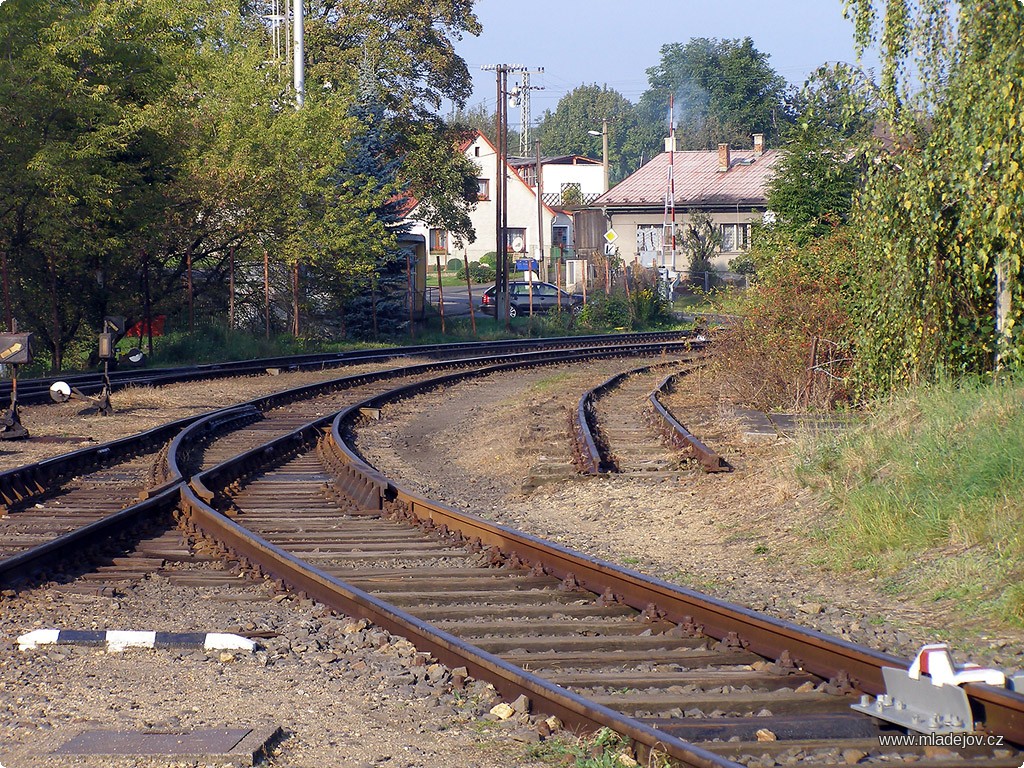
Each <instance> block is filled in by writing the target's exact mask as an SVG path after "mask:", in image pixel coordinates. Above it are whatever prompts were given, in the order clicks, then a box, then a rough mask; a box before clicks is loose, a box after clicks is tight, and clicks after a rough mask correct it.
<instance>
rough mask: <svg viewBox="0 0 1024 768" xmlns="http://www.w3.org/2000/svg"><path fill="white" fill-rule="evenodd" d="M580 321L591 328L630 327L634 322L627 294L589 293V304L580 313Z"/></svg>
mask: <svg viewBox="0 0 1024 768" xmlns="http://www.w3.org/2000/svg"><path fill="white" fill-rule="evenodd" d="M579 322H580V323H581V324H582V325H586V326H589V327H591V328H629V327H630V325H631V324H632V313H631V312H630V306H629V300H628V299H627V298H626V294H625V293H618V292H616V293H612V294H606V293H601V292H595V293H590V294H588V295H587V304H586V306H585V307H583V311H582V312H580V315H579Z"/></svg>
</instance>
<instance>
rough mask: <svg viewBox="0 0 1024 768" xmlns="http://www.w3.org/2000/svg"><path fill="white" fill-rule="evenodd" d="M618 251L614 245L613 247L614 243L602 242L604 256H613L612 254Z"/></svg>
mask: <svg viewBox="0 0 1024 768" xmlns="http://www.w3.org/2000/svg"><path fill="white" fill-rule="evenodd" d="M618 252H619V249H618V248H616V247H615V246H614V245H612V244H611V243H605V244H604V255H605V256H614V255H615V254H617V253H618Z"/></svg>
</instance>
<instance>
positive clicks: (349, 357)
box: [0, 331, 691, 405]
mask: <svg viewBox="0 0 1024 768" xmlns="http://www.w3.org/2000/svg"><path fill="white" fill-rule="evenodd" d="M690 334H691V332H690V331H653V332H645V333H635V334H607V335H602V334H597V335H588V336H558V337H548V338H543V339H508V340H501V341H474V342H461V343H448V344H424V345H417V346H400V347H385V348H381V349H357V350H349V351H347V352H324V353H315V354H303V355H288V356H280V357H269V358H259V359H251V360H240V361H235V362H228V363H209V364H203V365H196V366H188V367H173V368H158V369H141V368H132V369H125V370H115V371H111V372H110V383H111V388H112V389H113V390H114V391H116V390H119V389H123V388H125V387H130V386H163V385H166V384H174V383H182V382H187V381H205V380H209V379H215V378H225V377H233V376H252V375H259V374H265V373H266V372H267V371H268V370H270V369H282V370H292V371H299V370H318V369H319V370H323V369H327V368H335V367H342V366H345V365H356V364H360V363H368V362H375V361H381V360H387V359H392V358H395V357H432V358H437V359H450V358H451V357H453V356H462V355H466V354H469V355H478V354H501V353H509V352H513V351H529V350H534V351H537V350H550V349H565V348H573V347H581V346H589V345H597V344H608V343H615V342H616V340H619V341H626V342H628V341H634V342H636V343H644V342H652V341H667V340H674V339H679V338H683V337H687V336H689V335H690ZM55 378H57V377H45V378H22V379H20V380H19V381H18V401H19V402H20V403H21V404H22V405H38V404H42V403H48V402H50V395H49V390H50V384H51V383H52V382H53V381H54V380H55ZM60 378H61V379H62V380H64V381H65V382H67V383H68V384H69V385H71V386H72V387H74V388H76V389H78V390H79V391H80V392H82V393H83V394H85V395H94V394H97V393H98V392H100V390H101V389H102V388H103V376H102V374H100V373H98V372H97V373H78V374H69V375H65V376H60ZM10 391H11V382H10V381H0V400H2V399H4V398H9V397H10Z"/></svg>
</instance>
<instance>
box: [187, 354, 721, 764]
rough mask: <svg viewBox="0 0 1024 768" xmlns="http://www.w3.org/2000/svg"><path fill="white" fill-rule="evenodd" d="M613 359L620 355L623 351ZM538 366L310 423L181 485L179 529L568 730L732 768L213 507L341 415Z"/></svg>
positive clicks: (420, 386) (375, 480)
mask: <svg viewBox="0 0 1024 768" xmlns="http://www.w3.org/2000/svg"><path fill="white" fill-rule="evenodd" d="M619 353H620V354H621V351H619ZM609 354H611V353H610V352H607V351H606V352H602V353H598V354H597V355H595V354H594V353H586V356H587V357H591V358H592V357H594V356H607V355H609ZM580 356H582V353H581V354H580ZM573 357H576V356H573ZM563 359H564V358H563ZM544 362H545V361H542V360H537V359H534V360H531V361H528V362H527V361H522V360H520V361H517V362H513V363H505V364H498V365H492V366H486V367H484V368H480V369H476V370H473V371H460V372H457V373H452V374H448V375H444V376H440V377H435V378H432V379H430V380H428V381H424V382H419V383H416V384H411V385H406V386H403V387H400V388H398V389H397V390H393V391H391V392H389V393H386V395H383V396H375V397H372V398H368V399H366V400H364V401H362V402H360V403H359V404H358V405H356V406H350V407H348V408H346V409H344V410H343V411H342V412H340V413H339V414H338V415H337V416H335V417H331V416H326V417H323V418H321V419H318V420H316V421H314V422H310V423H309V424H307V425H305V426H303V427H301V428H299V429H296V430H294V431H292V432H291V433H289V434H287V435H283V436H281V437H278V438H276V439H275V440H273V441H270V442H268V443H267V444H265V445H263V446H260V447H257V448H253V449H251V450H250V451H247V452H246V453H244V454H240V455H239V456H237V457H235V458H233V459H231V460H229V461H228V462H225V463H223V464H221V465H219V466H217V467H213V468H211V469H208V470H206V471H205V472H202V473H200V474H198V475H196V476H195V477H194V478H192V480H191V482H190V483H188V484H187V485H184V484H183V485H182V486H181V487H182V501H181V503H182V508H183V512H184V517H183V523H184V525H185V527H186V529H187V530H189V531H191V532H194V533H197V534H201V535H203V536H206V537H208V538H210V539H212V540H214V541H216V542H218V543H219V545H220V546H221V547H223V548H224V551H225V554H228V555H230V556H231V557H234V558H238V559H239V560H240V561H241V562H242V563H243V565H244V566H246V567H248V568H251V569H254V570H256V571H257V572H259V573H262V574H264V575H265V576H269V577H271V578H273V579H276V580H278V581H279V582H280V583H282V585H287V586H289V587H290V588H292V589H294V590H297V591H299V592H301V593H302V594H304V595H307V596H309V597H312V598H315V599H317V600H319V601H321V602H322V603H324V604H325V605H327V606H328V607H330V608H332V609H334V610H337V611H339V612H343V613H345V614H347V615H351V616H355V617H358V618H366V619H368V620H370V621H373V622H374V623H375V624H377V625H378V626H381V627H383V628H384V629H387V630H388V631H390V632H393V633H396V634H400V635H402V636H404V637H406V638H408V639H410V640H411V641H412V642H413V643H414V644H415V645H416V646H417V647H418V648H421V649H423V650H427V651H429V652H431V653H432V654H434V656H435V657H437V658H438V659H439V660H441V661H442V662H445V663H447V664H449V665H451V666H465V667H466V668H467V670H468V671H469V673H470V674H472V675H473V676H475V677H477V678H480V679H486V680H488V681H489V682H491V683H492V684H494V685H495V687H496V689H497V690H498V691H499V692H501V693H502V695H503V696H506V697H509V698H512V697H515V696H518V695H520V694H523V695H526V696H527V697H528V698H530V699H531V701H533V702H536V703H537V706H538V709H540V710H541V711H544V712H546V713H549V714H554V715H556V716H557V717H559V718H560V719H561V720H562V721H563V722H564V723H566V724H568V725H570V726H576V727H583V728H587V729H590V730H592V729H596V728H599V727H604V726H608V727H611V728H614V729H615V730H616V731H617V732H619V733H622V734H623V735H625V736H628V737H629V738H630V739H632V740H633V741H634V742H635V743H637V744H638V745H643V746H644V747H645V748H646V749H648V750H650V751H654V752H660V753H663V754H666V755H668V756H671V757H672V758H673V759H675V760H677V761H678V762H680V763H681V764H683V765H687V766H693V768H726V767H727V766H728V767H733V768H735V766H736V765H737V764H736V763H734V762H732V761H730V760H727V759H725V758H722V757H719V756H717V755H715V754H714V753H712V752H708V751H705V750H703V749H700V748H699V747H696V746H694V745H692V744H689V743H687V742H684V741H682V740H680V739H678V738H676V737H673V736H671V735H668V734H666V733H664V732H662V731H659V730H657V729H655V728H652V727H651V726H649V725H646V724H644V723H642V722H640V721H638V720H636V719H634V718H631V717H628V716H625V715H623V714H622V713H619V712H616V711H615V710H612V709H610V708H608V707H604V706H602V705H599V704H596V703H594V702H592V701H589V700H587V699H586V698H584V697H582V696H579V695H577V694H575V693H572V692H570V691H568V690H566V689H564V688H562V687H561V686H558V685H555V684H553V683H550V682H548V681H546V680H544V679H543V678H541V677H538V676H536V675H533V674H530V673H528V672H524V671H523V670H522V669H521V668H519V667H517V666H515V665H514V664H511V663H509V662H506V661H504V660H502V659H501V658H499V657H498V656H495V655H493V654H490V653H487V652H485V651H482V650H480V649H478V648H475V647H474V646H473V645H471V644H469V643H466V642H465V641H463V640H461V639H459V638H458V637H456V636H454V635H451V634H449V633H447V632H444V631H441V630H438V629H436V628H434V627H433V626H431V625H430V624H428V623H426V622H423V621H422V620H420V619H417V618H415V617H414V616H412V615H411V614H408V613H407V612H405V611H402V610H400V609H398V608H395V607H394V606H391V605H389V604H388V603H386V602H384V601H381V600H380V599H378V598H375V597H373V596H372V595H370V594H368V593H366V592H364V591H363V590H360V589H358V588H356V587H354V586H352V585H349V584H346V583H345V582H343V581H341V580H339V579H337V578H335V577H333V576H331V575H330V574H327V573H325V572H324V571H322V570H320V569H318V568H315V567H313V566H311V565H310V564H308V563H306V562H305V561H303V560H301V559H300V558H297V557H295V556H293V555H290V554H289V553H287V552H285V551H284V550H282V549H280V548H278V547H276V546H274V545H273V544H271V543H270V542H268V541H266V540H264V539H262V538H261V537H258V536H256V535H254V534H253V533H252V532H250V531H248V530H247V529H245V528H243V527H242V526H240V525H239V524H237V523H236V522H235V521H234V520H231V519H230V518H229V517H228V516H226V515H225V514H222V513H221V512H219V511H218V510H217V509H215V507H214V506H213V505H217V506H218V507H222V508H223V507H228V506H230V500H229V498H228V493H227V491H228V490H229V488H230V487H231V486H232V485H234V484H237V483H238V482H240V481H241V480H242V479H243V478H245V477H247V476H251V475H252V474H254V473H255V472H258V471H261V470H263V469H265V468H266V466H267V464H268V463H273V464H278V463H280V462H281V461H283V460H284V459H285V458H287V457H289V456H292V455H295V454H296V453H297V452H300V451H302V450H304V449H309V448H310V447H311V446H312V445H313V444H314V443H315V442H316V441H317V440H318V439H319V438H320V437H321V436H323V435H324V431H325V427H326V426H327V425H328V424H330V425H331V433H332V434H333V435H334V439H333V440H329V441H328V446H334V445H337V444H339V442H340V437H339V430H340V429H341V426H340V425H341V424H342V423H343V422H344V417H345V416H346V415H352V414H359V413H360V411H361V409H366V408H373V407H376V406H378V405H380V404H383V402H385V401H387V400H389V399H395V398H398V397H400V396H408V395H409V394H411V393H413V392H415V391H422V390H425V389H429V388H434V387H436V386H439V385H443V384H446V383H451V382H453V381H455V380H457V379H460V378H468V377H470V376H481V375H487V374H490V373H494V372H497V371H504V370H510V369H514V368H520V367H524V366H525V365H538V364H543V363H544ZM332 450H333V448H332ZM359 461H360V462H361V460H359ZM361 463H362V465H363V467H365V468H369V465H368V464H365V462H361ZM387 483H388V481H387V479H386V478H384V477H383V475H381V474H380V473H378V472H375V471H371V472H366V473H364V477H363V481H362V483H361V484H360V485H359V486H358V487H356V488H354V491H355V493H356V494H357V495H359V496H360V497H361V498H363V499H368V498H374V495H375V500H376V502H377V506H376V508H378V509H379V508H380V506H381V503H382V499H383V496H384V492H386V490H387V485H386V484H387ZM347 487H348V484H347V483H346V488H347ZM367 490H370V491H371V494H370V495H367V493H366V491H367ZM373 491H375V494H373ZM456 514H457V513H456Z"/></svg>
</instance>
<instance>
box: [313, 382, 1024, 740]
mask: <svg viewBox="0 0 1024 768" xmlns="http://www.w3.org/2000/svg"><path fill="white" fill-rule="evenodd" d="M384 399H385V398H384V397H382V396H378V397H376V398H373V404H375V405H376V404H378V403H380V402H381V401H382V400H384ZM361 405H362V404H356V405H353V406H350V407H349V408H346V409H345V410H344V411H342V412H341V413H340V414H339V415H338V417H337V419H336V420H335V424H334V426H333V428H332V436H333V439H334V441H335V443H336V444H337V446H338V451H339V457H340V463H342V464H345V465H347V467H346V473H345V474H344V475H341V476H340V477H339V482H342V483H344V482H345V478H346V476H347V477H350V478H352V479H353V480H354V481H355V482H356V483H362V484H363V486H364V488H365V487H373V488H378V489H380V491H381V496H380V499H379V502H378V503H379V504H380V508H385V507H386V505H389V504H391V505H397V506H399V507H402V508H404V509H406V510H407V511H408V514H410V515H412V516H413V517H415V518H416V519H418V520H422V521H429V522H430V524H432V525H434V526H437V527H439V528H443V529H446V530H447V531H449V532H451V533H453V534H457V535H459V536H461V537H462V538H464V539H466V540H468V541H473V542H478V543H479V544H480V545H481V546H491V547H495V548H497V549H498V550H500V551H501V552H502V553H503V554H504V555H505V556H507V557H509V558H512V559H514V560H515V561H517V562H519V563H522V564H523V565H524V566H527V567H529V566H536V567H540V568H543V569H544V572H545V573H547V574H549V575H552V576H556V577H559V578H562V579H568V580H571V581H574V582H575V583H577V584H578V585H579V586H580V587H581V588H583V589H586V590H587V591H590V592H593V593H595V594H598V595H607V596H609V597H611V598H614V599H615V600H617V601H619V602H622V603H625V604H626V605H629V606H631V607H633V608H636V609H637V610H643V611H647V612H648V613H649V614H652V615H657V616H659V617H662V618H665V619H667V620H669V621H673V622H676V623H679V624H682V625H685V626H694V625H696V626H698V627H699V628H700V630H701V631H702V632H703V633H704V634H706V635H708V636H710V637H713V638H716V639H720V640H731V641H733V642H738V643H741V644H742V645H743V646H744V647H745V648H747V649H748V650H750V651H752V652H753V653H757V654H759V655H761V656H764V657H766V658H771V659H780V658H783V657H784V656H788V658H789V659H791V660H792V662H793V663H794V664H795V665H796V666H797V667H799V668H801V669H803V670H806V671H808V672H811V673H813V674H816V675H819V676H820V677H823V678H825V679H831V680H834V681H836V682H837V683H839V684H840V685H849V686H850V687H852V688H853V689H856V690H859V691H862V692H864V693H870V694H872V695H878V694H880V693H884V692H885V682H884V679H883V677H882V668H883V667H886V666H888V667H896V668H899V669H907V668H908V667H909V666H910V662H909V660H907V659H901V658H898V657H895V656H892V655H890V654H886V653H881V652H878V651H875V650H872V649H870V648H866V647H863V646H858V645H855V644H854V643H850V642H848V641H846V640H842V639H840V638H836V637H832V636H829V635H826V634H824V633H822V632H819V631H817V630H813V629H809V628H806V627H801V626H799V625H797V624H793V623H791V622H787V621H783V620H781V619H776V618H774V617H770V616H765V615H762V614H759V613H757V612H755V611H752V610H750V609H748V608H744V607H743V606H740V605H736V604H733V603H729V602H726V601H722V600H718V599H715V598H712V597H709V596H707V595H703V594H701V593H699V592H696V591H693V590H690V589H686V588H684V587H679V586H676V585H673V584H669V583H667V582H664V581H661V580H659V579H655V578H653V577H649V576H645V575H643V574H639V573H636V572H633V571H630V570H627V569H623V568H620V567H619V566H616V565H614V564H612V563H609V562H607V561H604V560H600V559H598V558H592V557H588V556H585V555H581V554H579V553H576V552H573V551H572V550H569V549H567V548H565V547H561V546H559V545H557V544H553V543H550V542H546V541H543V540H541V539H538V538H536V537H533V536H530V535H528V534H524V533H520V532H518V531H515V530H512V529H510V528H506V527H504V526H501V525H498V524H495V523H491V522H489V521H486V520H483V519H482V518H479V517H477V516H474V515H471V514H469V513H464V512H459V511H457V510H454V509H453V508H451V507H448V506H446V505H444V504H440V503H437V502H433V501H430V500H429V499H426V498H424V497H421V496H419V495H417V494H415V493H413V492H411V491H409V490H407V489H405V488H404V487H403V486H401V485H399V484H398V483H396V482H394V481H392V480H390V479H388V478H387V477H385V476H384V475H383V474H382V473H381V472H380V471H379V470H377V469H376V468H375V467H373V466H372V465H370V464H369V463H367V462H366V461H365V460H364V459H362V457H360V456H359V455H358V454H357V453H356V451H355V450H354V449H352V448H351V447H350V446H349V445H348V444H347V442H346V441H345V439H344V436H343V435H344V433H345V431H346V429H347V428H348V427H349V426H350V425H351V424H352V423H353V422H354V421H355V419H356V418H357V417H358V413H359V408H360V406H361ZM343 489H344V486H343ZM964 690H965V691H966V692H967V694H968V697H969V698H970V700H971V704H972V707H973V708H974V710H975V714H976V715H977V716H978V717H977V720H978V722H981V723H982V724H983V727H984V729H985V731H986V732H988V733H991V734H995V735H1000V736H1003V737H1004V738H1006V739H1008V740H1009V741H1011V742H1013V743H1015V744H1024V696H1022V695H1021V694H1019V693H1016V692H1011V691H1009V690H1005V689H1001V688H995V687H993V686H988V685H983V684H980V683H969V684H967V685H965V686H964Z"/></svg>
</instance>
